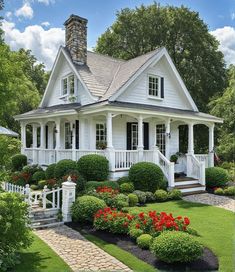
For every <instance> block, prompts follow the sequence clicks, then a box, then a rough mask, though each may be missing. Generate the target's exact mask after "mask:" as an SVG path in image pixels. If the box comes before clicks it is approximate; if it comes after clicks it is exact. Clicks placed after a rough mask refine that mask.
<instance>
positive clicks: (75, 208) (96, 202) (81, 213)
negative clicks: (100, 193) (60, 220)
mask: <svg viewBox="0 0 235 272" xmlns="http://www.w3.org/2000/svg"><path fill="white" fill-rule="evenodd" d="M105 207H106V204H105V202H104V200H102V199H99V198H97V197H94V196H88V195H84V196H81V197H78V198H77V199H76V201H75V202H74V203H73V205H72V207H71V212H72V218H73V221H75V222H82V223H84V222H93V218H94V214H95V213H96V212H97V211H98V210H101V209H103V208H105Z"/></svg>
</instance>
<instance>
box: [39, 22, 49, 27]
mask: <svg viewBox="0 0 235 272" xmlns="http://www.w3.org/2000/svg"><path fill="white" fill-rule="evenodd" d="M41 25H42V26H45V27H48V26H50V23H49V22H42V23H41Z"/></svg>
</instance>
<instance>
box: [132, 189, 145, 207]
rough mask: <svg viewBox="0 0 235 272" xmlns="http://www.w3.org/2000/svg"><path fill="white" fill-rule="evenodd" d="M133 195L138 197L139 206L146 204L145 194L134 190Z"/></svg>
mask: <svg viewBox="0 0 235 272" xmlns="http://www.w3.org/2000/svg"><path fill="white" fill-rule="evenodd" d="M133 194H135V195H136V196H137V197H138V200H139V203H140V204H144V203H145V202H146V193H145V192H142V191H139V190H135V191H134V192H133Z"/></svg>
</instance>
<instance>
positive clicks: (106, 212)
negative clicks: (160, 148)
mask: <svg viewBox="0 0 235 272" xmlns="http://www.w3.org/2000/svg"><path fill="white" fill-rule="evenodd" d="M133 218H134V216H132V215H130V214H128V213H123V212H121V211H117V210H116V209H112V208H110V207H107V208H104V209H103V210H99V211H98V212H97V213H96V214H95V217H94V227H95V228H96V229H97V230H99V229H100V230H107V231H110V232H112V233H128V227H129V224H130V223H131V221H132V220H133Z"/></svg>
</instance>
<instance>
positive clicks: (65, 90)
mask: <svg viewBox="0 0 235 272" xmlns="http://www.w3.org/2000/svg"><path fill="white" fill-rule="evenodd" d="M67 93H68V79H67V77H66V78H63V79H62V94H63V95H66V94H67Z"/></svg>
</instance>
